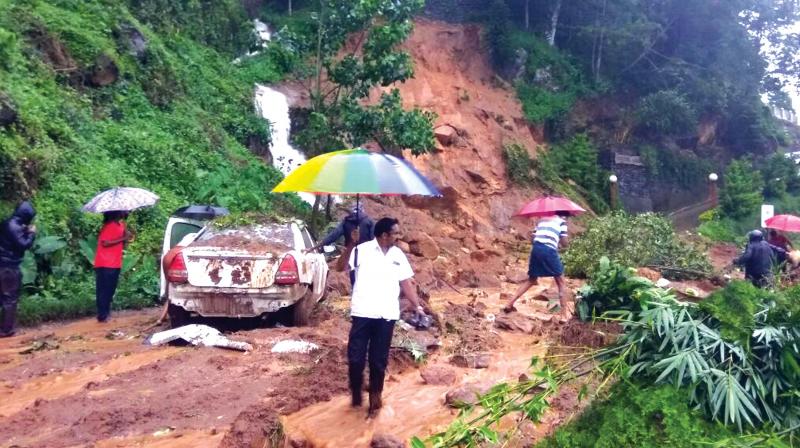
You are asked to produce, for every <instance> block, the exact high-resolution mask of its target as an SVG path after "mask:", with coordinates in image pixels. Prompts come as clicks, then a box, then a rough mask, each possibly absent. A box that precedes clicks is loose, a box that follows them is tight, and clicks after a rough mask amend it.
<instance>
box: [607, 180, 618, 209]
mask: <svg viewBox="0 0 800 448" xmlns="http://www.w3.org/2000/svg"><path fill="white" fill-rule="evenodd" d="M617 180H619V179H617V176H616V175H615V174H612V175H610V176H608V181H609V182H610V185H609V189H610V191H609V199H610V201H609V205H611V210H616V209H617V196H619V194H618V190H617V189H618V188H619V185H618V184H617Z"/></svg>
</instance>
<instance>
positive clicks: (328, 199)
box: [325, 195, 333, 221]
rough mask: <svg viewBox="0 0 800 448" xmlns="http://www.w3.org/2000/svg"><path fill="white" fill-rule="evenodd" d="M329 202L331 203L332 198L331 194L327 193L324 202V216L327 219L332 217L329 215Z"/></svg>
mask: <svg viewBox="0 0 800 448" xmlns="http://www.w3.org/2000/svg"><path fill="white" fill-rule="evenodd" d="M331 204H333V199H332V198H331V195H327V201H326V202H325V218H327V219H328V221H330V220H332V219H333V216H331Z"/></svg>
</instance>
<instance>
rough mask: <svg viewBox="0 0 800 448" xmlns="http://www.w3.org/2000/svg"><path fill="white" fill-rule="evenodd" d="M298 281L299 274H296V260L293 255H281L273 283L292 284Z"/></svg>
mask: <svg viewBox="0 0 800 448" xmlns="http://www.w3.org/2000/svg"><path fill="white" fill-rule="evenodd" d="M299 281H300V276H299V275H298V274H297V262H296V261H295V260H294V257H293V256H291V255H287V256H285V257H283V260H282V261H281V265H280V266H279V267H278V272H276V273H275V283H277V284H278V285H294V284H295V283H297V282H299Z"/></svg>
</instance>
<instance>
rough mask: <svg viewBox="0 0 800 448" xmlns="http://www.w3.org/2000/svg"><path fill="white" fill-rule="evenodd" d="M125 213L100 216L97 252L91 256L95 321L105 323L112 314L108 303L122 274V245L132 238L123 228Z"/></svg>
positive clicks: (126, 215) (106, 213)
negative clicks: (101, 219) (101, 218)
mask: <svg viewBox="0 0 800 448" xmlns="http://www.w3.org/2000/svg"><path fill="white" fill-rule="evenodd" d="M127 217H128V213H127V212H121V211H119V212H117V211H111V212H105V213H103V227H102V228H101V229H100V235H99V236H98V237H97V251H96V252H95V255H94V272H95V300H96V301H97V321H98V322H105V321H107V320H108V316H109V315H110V314H111V301H112V300H113V299H114V293H115V292H116V291H117V284H118V283H119V274H120V272H121V271H122V255H123V249H124V248H125V245H127V243H128V241H130V240H131V239H133V235H131V233H130V231H128V229H127V227H126V226H125V222H124V220H125V218H127Z"/></svg>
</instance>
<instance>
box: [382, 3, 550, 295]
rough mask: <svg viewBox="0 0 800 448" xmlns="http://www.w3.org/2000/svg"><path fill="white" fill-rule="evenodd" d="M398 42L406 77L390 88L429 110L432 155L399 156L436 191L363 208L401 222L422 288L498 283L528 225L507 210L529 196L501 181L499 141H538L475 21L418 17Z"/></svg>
mask: <svg viewBox="0 0 800 448" xmlns="http://www.w3.org/2000/svg"><path fill="white" fill-rule="evenodd" d="M405 48H406V50H408V51H409V52H410V54H411V55H412V56H413V58H414V62H415V68H414V70H415V77H414V79H412V80H409V81H407V82H406V83H405V84H402V85H400V86H398V87H399V88H400V90H401V94H402V96H403V100H404V102H405V105H406V106H409V107H410V106H417V107H421V108H425V109H428V110H431V111H433V112H435V113H436V114H437V115H438V119H437V120H436V123H435V124H436V131H437V140H438V144H437V151H436V152H435V153H433V154H428V155H425V156H421V157H416V158H414V157H411V156H410V155H408V158H409V159H410V160H411V162H412V163H413V164H414V165H415V166H416V167H417V168H418V169H419V170H420V171H421V172H423V173H424V174H425V175H426V176H428V177H429V178H430V179H431V180H432V181H433V182H434V183H435V184H436V185H437V186H439V187H440V189H441V190H442V193H443V194H444V197H443V198H441V199H421V198H415V197H411V198H402V199H397V198H375V199H372V200H369V201H368V205H367V210H368V211H369V212H370V214H371V215H372V216H376V217H380V216H384V215H388V216H395V217H397V218H399V219H400V221H401V224H402V226H403V228H404V230H405V236H404V240H405V241H407V242H408V243H409V244H410V247H411V251H412V252H413V253H414V254H416V255H417V256H415V257H414V259H413V260H412V261H413V262H414V265H415V267H416V269H417V271H418V275H417V278H418V280H419V281H420V283H421V284H422V285H423V287H424V288H429V287H434V286H444V285H442V284H441V282H439V281H438V280H445V281H447V282H448V283H451V284H457V285H462V286H476V285H484V286H488V285H497V284H499V281H500V280H501V279H502V277H501V276H502V275H504V273H505V271H506V264H507V263H509V262H516V261H517V260H518V259H519V258H520V257H521V256H523V255H522V251H525V250H527V247H526V246H525V245H524V244H520V243H523V242H524V241H525V240H526V239H527V237H528V233H529V229H530V225H531V223H530V222H528V221H527V220H524V219H518V218H515V219H512V215H513V213H514V212H515V211H516V210H518V209H519V207H520V206H521V205H522V204H523V203H524V202H525V201H526V200H530V199H531V198H532V197H534V196H535V195H536V194H537V192H536V191H535V190H533V189H524V188H519V187H517V186H514V185H513V184H511V183H510V182H509V180H508V178H507V176H506V165H505V162H504V160H503V145H505V144H511V143H518V144H521V145H523V146H524V147H525V148H527V149H528V151H529V153H530V154H531V156H535V148H536V147H537V145H538V144H539V143H540V139H539V138H537V136H536V135H534V133H533V132H532V131H531V129H530V128H529V127H528V125H527V122H526V121H525V119H524V118H523V112H522V107H521V105H520V103H519V102H518V101H517V99H516V96H515V94H514V92H513V89H512V88H511V87H510V86H508V85H506V84H504V83H503V82H502V81H500V80H499V79H498V78H497V77H496V76H495V74H494V72H493V71H492V69H491V67H490V65H489V61H488V56H487V54H486V51H485V45H484V42H483V41H482V34H481V29H480V27H479V26H477V25H469V24H468V25H458V24H449V23H444V22H438V21H431V20H426V19H419V20H417V21H416V27H415V30H414V32H413V34H412V36H411V37H410V38H409V39H408V41H407V42H406V44H405ZM429 237H430V238H429ZM512 251H516V253H514V254H513V255H509V254H508V253H509V252H512ZM519 274H520V273H516V274H515V275H516V276H517V277H519Z"/></svg>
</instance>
